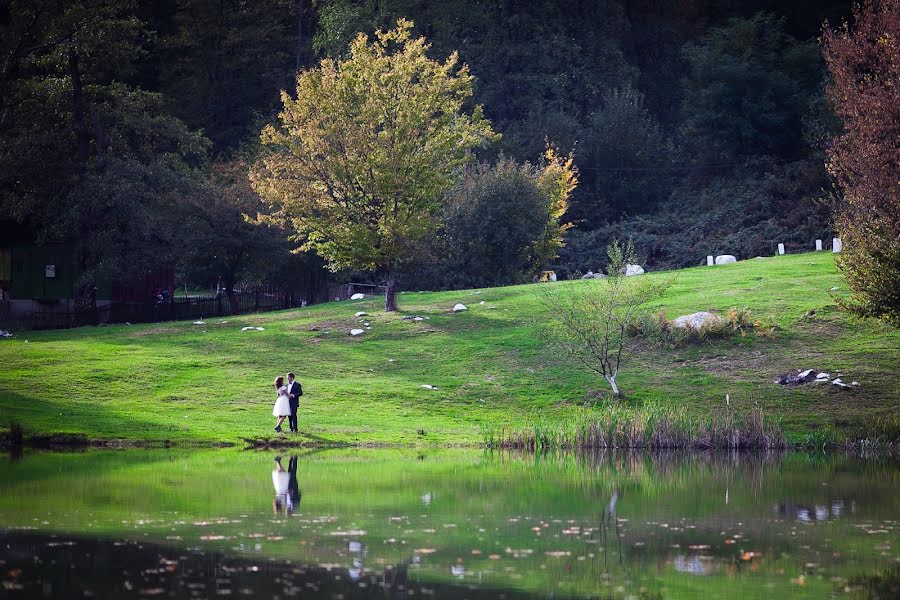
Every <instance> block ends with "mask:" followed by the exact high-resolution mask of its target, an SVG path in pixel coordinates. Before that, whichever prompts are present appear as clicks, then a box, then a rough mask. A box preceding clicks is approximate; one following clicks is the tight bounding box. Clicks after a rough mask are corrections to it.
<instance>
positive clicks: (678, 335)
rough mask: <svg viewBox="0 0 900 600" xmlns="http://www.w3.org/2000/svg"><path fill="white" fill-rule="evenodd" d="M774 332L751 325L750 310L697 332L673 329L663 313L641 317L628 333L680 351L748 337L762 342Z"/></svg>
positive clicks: (732, 312) (771, 328) (738, 311)
mask: <svg viewBox="0 0 900 600" xmlns="http://www.w3.org/2000/svg"><path fill="white" fill-rule="evenodd" d="M774 331H775V327H774V326H768V325H765V324H763V323H762V322H761V321H759V320H756V321H754V320H753V319H752V316H751V313H750V309H749V308H742V309H737V308H732V309H729V311H728V314H727V315H726V317H725V318H721V319H719V320H715V321H707V322H706V323H704V324H703V325H702V326H701V327H700V329H699V330H696V329H691V328H688V327H675V325H674V324H673V322H672V321H670V320H668V318H666V313H665V312H663V311H660V312H659V313H657V314H655V315H649V314H647V315H643V316H642V317H641V318H640V319H639V320H638V321H637V322H636V324H635V326H634V327H633V329H632V330H631V335H633V336H635V337H637V336H640V337H643V338H644V339H645V340H647V341H648V342H650V343H652V344H660V345H665V346H669V347H671V348H683V347H685V346H689V345H693V344H702V343H705V342H711V341H713V340H724V339H728V338H731V337H734V336H744V335H748V334H750V333H754V334H756V335H757V336H758V337H761V338H769V337H771V336H772V335H774Z"/></svg>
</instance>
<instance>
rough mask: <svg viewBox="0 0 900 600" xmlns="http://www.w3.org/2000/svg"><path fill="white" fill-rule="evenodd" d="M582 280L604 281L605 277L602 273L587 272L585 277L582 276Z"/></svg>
mask: <svg viewBox="0 0 900 600" xmlns="http://www.w3.org/2000/svg"><path fill="white" fill-rule="evenodd" d="M581 278H582V279H606V275H604V274H603V273H594V272H593V271H588V272H587V275H582V276H581Z"/></svg>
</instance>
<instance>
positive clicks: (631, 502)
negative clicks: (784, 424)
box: [0, 450, 900, 600]
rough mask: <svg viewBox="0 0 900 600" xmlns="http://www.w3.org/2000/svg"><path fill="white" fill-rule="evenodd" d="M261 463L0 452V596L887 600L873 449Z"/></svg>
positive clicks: (230, 456) (885, 463) (893, 578)
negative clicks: (860, 454) (2, 456)
mask: <svg viewBox="0 0 900 600" xmlns="http://www.w3.org/2000/svg"><path fill="white" fill-rule="evenodd" d="M275 456H276V455H275V454H274V453H262V452H240V451H232V450H209V451H162V450H158V451H157V450H154V451H138V450H127V451H91V452H85V453H72V454H64V453H33V454H26V455H25V456H24V457H22V458H20V459H17V460H11V459H6V460H4V461H3V462H2V463H0V583H2V588H0V597H4V598H157V597H159V598H173V597H174V598H221V597H237V598H240V597H260V598H335V599H339V598H343V599H351V598H408V599H417V598H470V599H473V600H475V599H481V598H507V599H513V598H603V599H606V598H646V599H662V598H723V599H732V598H734V599H737V598H765V599H767V600H769V599H776V598H898V597H900V587H898V586H900V466H898V464H897V463H895V462H891V461H889V460H876V461H871V460H870V461H859V460H856V459H853V458H848V457H843V456H840V457H834V456H830V457H829V456H810V455H798V454H789V455H777V456H760V455H735V454H729V455H696V454H689V455H640V454H637V455H625V456H608V455H607V456H599V457H598V456H594V457H590V458H585V457H576V456H563V457H547V456H537V457H536V456H533V455H530V456H521V455H508V454H483V453H481V452H471V451H465V452H464V451H426V452H424V453H420V452H416V451H412V450H409V451H399V450H368V451H364V450H355V451H323V452H312V453H310V452H299V453H293V454H290V453H288V454H284V455H283V456H282V457H281V460H280V462H276V461H275V460H274V458H275Z"/></svg>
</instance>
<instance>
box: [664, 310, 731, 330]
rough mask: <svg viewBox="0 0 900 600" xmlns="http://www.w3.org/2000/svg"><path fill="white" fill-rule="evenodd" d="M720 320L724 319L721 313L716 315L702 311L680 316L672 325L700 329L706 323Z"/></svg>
mask: <svg viewBox="0 0 900 600" xmlns="http://www.w3.org/2000/svg"><path fill="white" fill-rule="evenodd" d="M719 321H723V319H722V317H720V316H719V315H714V314H713V313H711V312H705V311H700V312H695V313H691V314H689V315H683V316H681V317H678V318H677V319H675V320H674V321H672V325H674V326H675V327H680V328H682V329H694V330H697V331H699V330H700V328H701V327H703V325H704V324H706V323H718V322H719Z"/></svg>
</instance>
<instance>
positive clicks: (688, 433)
mask: <svg viewBox="0 0 900 600" xmlns="http://www.w3.org/2000/svg"><path fill="white" fill-rule="evenodd" d="M482 445H483V446H484V447H486V448H491V449H521V450H530V451H535V452H541V451H547V450H556V449H560V450H569V449H579V450H583V449H647V450H674V449H695V450H711V449H735V450H745V449H746V450H749V449H754V450H773V449H780V448H787V447H788V443H787V440H786V439H785V435H784V432H783V430H782V428H781V424H780V423H779V422H777V421H776V420H774V419H771V418H769V417H767V416H766V415H765V414H764V413H763V411H762V410H761V409H759V408H755V407H754V408H752V409H750V410H749V411H746V412H740V411H738V410H736V409H734V408H733V407H731V406H730V405H726V408H725V409H723V410H721V411H718V412H717V413H714V414H712V415H711V416H709V417H707V418H702V419H701V418H697V417H692V416H689V415H687V414H686V413H685V412H684V411H682V410H678V409H675V408H670V407H665V406H663V405H661V404H657V403H654V404H650V405H647V406H644V407H641V408H639V409H630V408H628V407H624V406H621V405H616V404H612V403H610V404H606V405H604V406H602V407H601V408H600V410H599V411H585V412H582V413H581V414H578V415H577V416H575V417H573V418H569V419H565V420H562V421H549V420H546V419H544V418H542V417H541V416H540V415H538V416H536V417H534V418H533V419H532V424H531V425H530V426H526V427H524V428H519V429H513V428H509V427H506V426H503V427H500V428H499V429H494V428H491V427H486V426H482Z"/></svg>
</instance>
